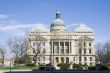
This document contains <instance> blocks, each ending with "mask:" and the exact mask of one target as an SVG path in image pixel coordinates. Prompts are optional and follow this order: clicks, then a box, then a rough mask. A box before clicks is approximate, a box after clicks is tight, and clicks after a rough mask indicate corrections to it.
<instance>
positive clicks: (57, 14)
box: [56, 11, 61, 19]
mask: <svg viewBox="0 0 110 73" xmlns="http://www.w3.org/2000/svg"><path fill="white" fill-rule="evenodd" d="M60 18H61V13H60V11H57V12H56V19H60Z"/></svg>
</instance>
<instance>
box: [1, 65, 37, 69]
mask: <svg viewBox="0 0 110 73" xmlns="http://www.w3.org/2000/svg"><path fill="white" fill-rule="evenodd" d="M10 69H11V70H32V69H38V66H36V67H35V66H15V67H0V70H10Z"/></svg>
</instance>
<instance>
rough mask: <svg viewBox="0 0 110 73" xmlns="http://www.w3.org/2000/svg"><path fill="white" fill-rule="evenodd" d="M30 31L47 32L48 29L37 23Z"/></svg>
mask: <svg viewBox="0 0 110 73" xmlns="http://www.w3.org/2000/svg"><path fill="white" fill-rule="evenodd" d="M31 32H49V30H48V28H46V27H45V26H44V25H43V24H42V23H38V24H36V25H35V26H34V27H33V28H32V29H31Z"/></svg>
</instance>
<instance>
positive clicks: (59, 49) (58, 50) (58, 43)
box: [58, 41, 60, 54]
mask: <svg viewBox="0 0 110 73" xmlns="http://www.w3.org/2000/svg"><path fill="white" fill-rule="evenodd" d="M58 52H59V53H58V54H60V41H59V42H58Z"/></svg>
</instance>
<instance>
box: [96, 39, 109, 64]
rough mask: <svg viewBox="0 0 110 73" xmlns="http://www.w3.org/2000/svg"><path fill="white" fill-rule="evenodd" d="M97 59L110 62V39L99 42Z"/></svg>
mask: <svg viewBox="0 0 110 73" xmlns="http://www.w3.org/2000/svg"><path fill="white" fill-rule="evenodd" d="M96 57H97V61H99V62H101V63H104V64H105V63H110V41H107V42H105V43H98V44H97V56H96Z"/></svg>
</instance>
